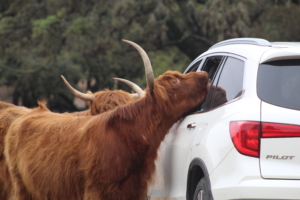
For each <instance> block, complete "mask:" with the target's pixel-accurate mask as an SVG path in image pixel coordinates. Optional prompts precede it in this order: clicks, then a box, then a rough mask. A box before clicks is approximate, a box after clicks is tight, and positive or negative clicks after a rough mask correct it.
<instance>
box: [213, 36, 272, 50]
mask: <svg viewBox="0 0 300 200" xmlns="http://www.w3.org/2000/svg"><path fill="white" fill-rule="evenodd" d="M229 44H253V45H258V46H267V47H271V46H272V44H271V43H270V42H269V41H268V40H265V39H260V38H234V39H229V40H225V41H222V42H219V43H217V44H215V45H213V46H212V47H210V48H209V49H213V48H216V47H220V46H224V45H229Z"/></svg>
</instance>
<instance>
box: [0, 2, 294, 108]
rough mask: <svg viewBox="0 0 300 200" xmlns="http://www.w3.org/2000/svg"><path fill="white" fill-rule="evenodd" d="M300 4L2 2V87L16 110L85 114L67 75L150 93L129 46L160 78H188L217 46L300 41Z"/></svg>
mask: <svg viewBox="0 0 300 200" xmlns="http://www.w3.org/2000/svg"><path fill="white" fill-rule="evenodd" d="M299 12H300V7H299V1H298V0H293V1H292V0H243V1H238V0H207V1H205V0H143V1H139V0H122V1H119V0H102V1H96V0H0V53H1V57H0V85H7V86H13V88H14V91H13V103H14V104H23V105H24V106H27V107H33V106H36V100H37V99H47V100H48V101H49V104H50V108H51V109H53V110H55V111H60V112H61V111H72V110H78V108H76V106H75V105H74V103H73V95H71V93H70V92H69V91H68V90H67V89H66V87H65V86H64V84H63V82H62V80H61V79H60V75H61V74H62V75H64V76H65V77H66V78H67V79H68V80H69V81H70V83H71V84H72V85H76V84H77V83H78V82H79V81H80V80H82V79H85V80H87V88H86V89H87V90H91V91H93V92H94V91H98V90H102V89H104V88H110V89H114V88H117V87H119V88H121V89H124V90H128V89H129V88H128V87H127V86H124V85H122V84H118V85H116V84H114V82H113V80H112V78H113V77H121V78H126V79H129V80H132V81H134V82H136V83H137V84H139V85H140V86H142V87H145V80H144V79H145V78H144V69H143V63H142V60H141V58H140V56H139V54H138V53H137V52H136V50H135V49H134V48H132V47H131V46H130V45H128V44H126V43H123V42H122V41H121V40H122V39H128V40H131V41H134V42H136V43H138V44H140V45H141V46H142V47H143V48H144V49H145V50H146V51H147V53H148V54H149V56H150V59H151V61H152V65H153V67H154V73H155V76H158V75H160V74H162V73H164V72H165V71H167V70H178V71H183V70H184V69H185V68H186V66H187V65H188V64H189V63H190V62H191V60H193V59H194V58H195V57H197V56H198V55H200V54H201V53H202V52H203V51H205V50H207V49H208V48H209V47H210V46H211V45H213V44H214V43H216V42H218V41H221V40H225V39H230V38H235V37H261V38H265V39H268V40H270V41H274V40H281V41H284V40H285V41H299V40H300V36H299V34H297V33H298V32H299V31H298V29H299V27H298V26H296V24H297V19H298V16H299V14H300V13H299Z"/></svg>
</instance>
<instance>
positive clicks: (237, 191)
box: [210, 148, 300, 200]
mask: <svg viewBox="0 0 300 200" xmlns="http://www.w3.org/2000/svg"><path fill="white" fill-rule="evenodd" d="M237 161H238V162H237ZM210 180H211V188H212V194H213V198H214V200H227V199H248V200H250V199H300V180H278V179H277V180H276V179H263V178H262V177H261V174H260V167H259V159H258V158H252V157H248V156H244V155H241V154H240V153H238V152H237V151H236V150H235V148H233V149H232V150H231V151H230V153H229V154H228V155H227V156H226V158H225V159H224V160H223V161H222V162H221V163H220V164H219V165H218V167H216V168H215V169H214V170H213V172H212V173H211V174H210Z"/></svg>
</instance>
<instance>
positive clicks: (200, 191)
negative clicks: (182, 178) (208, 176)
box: [193, 178, 212, 200]
mask: <svg viewBox="0 0 300 200" xmlns="http://www.w3.org/2000/svg"><path fill="white" fill-rule="evenodd" d="M210 194H211V191H209V189H208V187H207V183H206V180H205V178H202V179H201V180H200V181H199V182H198V184H197V187H196V190H195V193H194V198H193V200H212V197H211V195H210Z"/></svg>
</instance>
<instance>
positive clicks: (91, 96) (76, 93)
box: [60, 75, 95, 101]
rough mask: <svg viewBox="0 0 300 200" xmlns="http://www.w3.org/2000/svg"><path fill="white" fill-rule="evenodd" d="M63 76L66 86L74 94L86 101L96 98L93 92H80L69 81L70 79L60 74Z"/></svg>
mask: <svg viewBox="0 0 300 200" xmlns="http://www.w3.org/2000/svg"><path fill="white" fill-rule="evenodd" d="M60 76H61V78H62V79H63V81H64V82H65V84H66V86H67V87H68V89H69V90H70V91H71V92H72V94H74V95H75V96H76V97H78V98H80V99H83V100H86V101H92V100H94V98H95V96H94V95H93V94H85V93H82V92H79V91H78V90H76V89H74V88H73V87H72V86H71V85H70V84H69V83H68V81H67V80H66V79H65V77H64V76H63V75H60Z"/></svg>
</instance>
